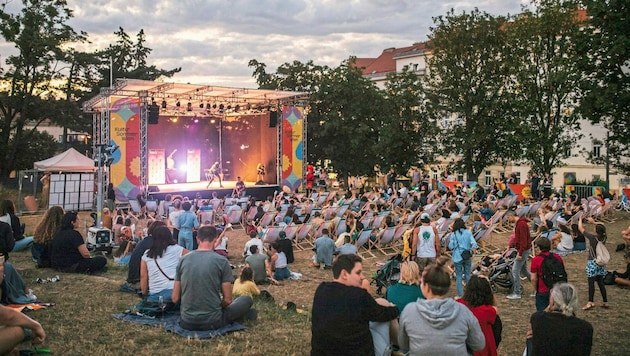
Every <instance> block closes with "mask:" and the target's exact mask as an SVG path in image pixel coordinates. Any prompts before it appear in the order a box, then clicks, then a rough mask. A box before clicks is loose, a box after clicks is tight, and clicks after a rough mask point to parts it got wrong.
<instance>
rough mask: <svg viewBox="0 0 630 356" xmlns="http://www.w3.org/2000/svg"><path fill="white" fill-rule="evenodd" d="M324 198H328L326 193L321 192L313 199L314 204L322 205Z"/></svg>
mask: <svg viewBox="0 0 630 356" xmlns="http://www.w3.org/2000/svg"><path fill="white" fill-rule="evenodd" d="M326 198H328V193H322V194H320V195H318V196H317V200H316V201H315V205H316V206H322V204H324V202H325V201H326Z"/></svg>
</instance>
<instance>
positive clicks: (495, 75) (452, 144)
mask: <svg viewBox="0 0 630 356" xmlns="http://www.w3.org/2000/svg"><path fill="white" fill-rule="evenodd" d="M434 23H435V27H433V28H432V29H431V30H432V33H431V35H430V36H429V38H430V41H429V42H428V47H429V48H430V50H431V53H430V54H429V56H428V64H427V67H428V75H427V86H426V92H427V112H428V115H429V118H430V120H431V121H432V122H433V123H434V125H436V126H437V127H439V128H440V130H441V133H440V144H441V146H439V147H438V148H439V150H440V151H441V153H442V154H443V155H445V156H448V157H452V159H453V163H452V165H453V166H454V167H453V168H455V169H456V170H457V171H463V172H465V173H466V179H469V180H475V181H476V180H477V179H478V176H479V174H480V173H481V171H482V170H483V169H484V168H485V167H487V166H489V165H490V164H492V163H494V162H495V161H496V160H497V157H501V156H503V155H506V154H510V153H509V152H507V149H506V148H505V147H504V145H502V143H503V142H504V141H503V140H498V139H497V138H498V137H501V136H502V135H506V134H509V130H510V129H509V128H510V127H511V126H512V125H511V123H510V122H509V118H510V116H509V115H506V107H507V105H506V101H507V99H506V97H505V91H504V89H505V87H504V83H505V81H506V78H507V77H508V73H507V67H506V65H505V63H504V61H503V59H504V58H503V55H504V50H505V46H506V34H505V31H504V30H503V26H505V23H506V19H505V18H504V17H494V16H492V15H489V14H487V13H485V12H483V13H482V12H480V11H479V10H477V9H475V10H473V11H472V12H470V13H466V12H463V13H462V14H461V15H456V14H455V13H454V10H452V9H451V10H450V11H449V12H448V13H447V14H446V15H445V16H439V17H437V18H434Z"/></svg>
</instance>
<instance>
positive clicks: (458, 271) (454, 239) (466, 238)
mask: <svg viewBox="0 0 630 356" xmlns="http://www.w3.org/2000/svg"><path fill="white" fill-rule="evenodd" d="M448 248H450V249H451V251H453V264H454V265H455V281H456V282H457V296H458V297H461V296H462V295H463V294H464V286H463V283H462V273H463V274H464V279H465V280H466V283H468V280H469V279H470V268H471V265H472V256H471V255H472V250H474V249H477V248H478V246H477V242H476V241H475V238H474V237H473V235H472V232H470V230H468V228H466V223H464V220H462V219H461V218H457V219H455V221H454V222H453V233H452V234H451V238H450V240H449V242H448ZM465 251H469V252H470V255H469V256H468V258H463V255H462V254H465V253H466V252H465Z"/></svg>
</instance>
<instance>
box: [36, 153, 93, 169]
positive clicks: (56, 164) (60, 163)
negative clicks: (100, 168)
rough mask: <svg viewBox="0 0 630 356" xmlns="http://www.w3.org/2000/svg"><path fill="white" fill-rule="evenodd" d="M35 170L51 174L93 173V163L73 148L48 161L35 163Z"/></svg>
mask: <svg viewBox="0 0 630 356" xmlns="http://www.w3.org/2000/svg"><path fill="white" fill-rule="evenodd" d="M33 165H34V167H35V169H38V170H40V171H51V172H94V170H95V169H96V168H95V167H94V161H93V160H92V159H91V158H89V157H86V156H84V155H82V154H81V153H80V152H79V151H77V150H75V149H74V148H70V149H69V150H67V151H65V152H63V153H60V154H58V155H56V156H54V157H51V158H49V159H45V160H43V161H39V162H35V163H34V164H33Z"/></svg>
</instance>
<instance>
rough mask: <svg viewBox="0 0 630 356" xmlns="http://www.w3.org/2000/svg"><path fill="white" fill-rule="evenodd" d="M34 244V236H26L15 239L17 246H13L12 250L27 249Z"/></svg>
mask: <svg viewBox="0 0 630 356" xmlns="http://www.w3.org/2000/svg"><path fill="white" fill-rule="evenodd" d="M32 244H33V236H29V237H24V238H23V239H21V240H17V241H15V246H13V250H11V252H17V251H22V250H26V249H27V248H29V247H31V245H32Z"/></svg>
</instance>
